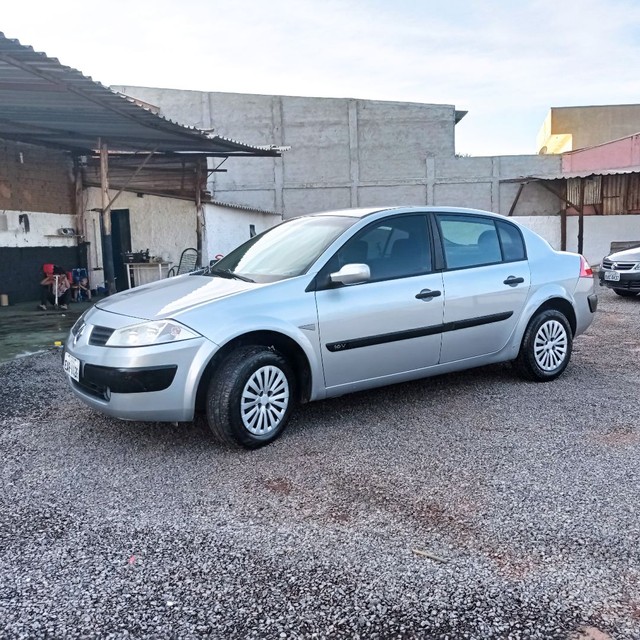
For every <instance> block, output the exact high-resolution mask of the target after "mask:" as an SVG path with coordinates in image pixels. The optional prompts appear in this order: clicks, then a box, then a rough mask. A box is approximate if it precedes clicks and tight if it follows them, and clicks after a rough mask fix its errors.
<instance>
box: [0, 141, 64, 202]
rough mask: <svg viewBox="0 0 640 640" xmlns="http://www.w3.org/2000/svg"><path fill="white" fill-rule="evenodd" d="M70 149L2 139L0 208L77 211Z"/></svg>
mask: <svg viewBox="0 0 640 640" xmlns="http://www.w3.org/2000/svg"><path fill="white" fill-rule="evenodd" d="M74 195H75V190H74V178H73V160H72V158H71V156H70V155H69V154H68V153H65V152H63V151H57V150H54V149H47V148H46V147H36V146H33V145H30V144H21V143H19V142H13V141H10V140H1V139H0V210H3V209H9V210H15V211H47V212H50V213H66V214H70V213H73V212H74Z"/></svg>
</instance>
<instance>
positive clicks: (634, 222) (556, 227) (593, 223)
mask: <svg viewBox="0 0 640 640" xmlns="http://www.w3.org/2000/svg"><path fill="white" fill-rule="evenodd" d="M512 219H513V220H517V221H518V222H520V223H521V224H523V225H524V226H525V227H528V228H529V229H531V230H532V231H535V232H536V233H537V234H539V235H541V236H542V237H543V238H544V239H545V240H546V241H547V242H548V243H549V244H550V245H551V246H552V247H553V248H554V249H560V234H561V230H560V224H561V223H560V216H513V218H512ZM629 240H632V241H637V242H638V244H640V215H637V216H631V215H624V216H585V217H584V234H583V248H582V254H583V255H584V257H585V258H586V259H587V261H588V262H589V264H591V266H598V265H599V264H600V263H601V262H602V258H604V257H605V256H606V255H608V254H609V253H610V247H611V243H612V242H623V241H629ZM567 251H578V216H568V217H567Z"/></svg>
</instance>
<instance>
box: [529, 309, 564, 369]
mask: <svg viewBox="0 0 640 640" xmlns="http://www.w3.org/2000/svg"><path fill="white" fill-rule="evenodd" d="M568 342H569V341H568V338H567V331H566V329H565V328H564V326H562V324H561V323H560V322H558V321H557V320H549V321H548V322H545V323H544V324H542V325H541V326H540V328H539V329H538V332H537V333H536V337H535V341H534V347H533V351H534V357H535V359H536V363H537V364H538V366H539V367H540V368H541V369H542V370H543V371H554V370H555V369H557V368H558V367H559V366H561V365H562V363H563V362H564V359H565V358H566V356H567V351H568Z"/></svg>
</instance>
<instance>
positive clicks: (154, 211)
mask: <svg viewBox="0 0 640 640" xmlns="http://www.w3.org/2000/svg"><path fill="white" fill-rule="evenodd" d="M116 193H117V192H116V191H110V192H109V194H110V197H113V196H114V195H115V194H116ZM85 197H86V206H85V212H86V214H85V215H86V218H85V229H86V232H87V233H86V235H87V240H88V241H89V242H90V243H91V245H90V247H89V251H88V259H89V273H90V275H91V278H90V279H91V286H92V287H96V286H102V285H103V283H104V272H103V270H102V269H99V270H94V268H95V267H97V266H99V267H102V245H101V240H100V218H99V216H100V214H99V213H98V212H94V211H91V209H94V208H100V206H101V196H100V190H99V189H98V188H95V187H91V188H89V189H87V190H86V196H85ZM113 208H114V209H129V220H130V224H131V248H132V250H134V251H137V250H139V249H142V250H145V249H147V248H148V249H149V254H150V255H152V256H160V257H162V260H163V261H164V262H174V263H176V264H177V262H178V260H179V259H180V254H181V253H182V251H183V250H184V249H186V248H187V247H195V246H196V241H197V234H196V206H195V204H194V203H193V202H189V201H187V200H178V199H176V198H162V197H160V196H149V195H145V196H144V197H143V198H139V197H138V196H137V195H136V194H135V193H128V192H123V193H122V194H121V195H120V197H119V198H118V199H117V200H116V202H115V203H114V205H113Z"/></svg>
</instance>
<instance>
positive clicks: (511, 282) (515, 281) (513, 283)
mask: <svg viewBox="0 0 640 640" xmlns="http://www.w3.org/2000/svg"><path fill="white" fill-rule="evenodd" d="M523 282H524V278H516V277H515V276H509V277H508V278H507V279H506V280H505V281H504V283H505V284H508V285H509V286H510V287H515V286H516V285H517V284H522V283H523Z"/></svg>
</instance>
